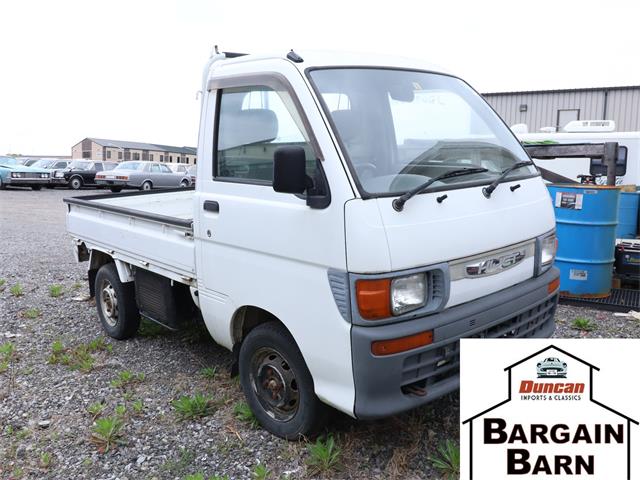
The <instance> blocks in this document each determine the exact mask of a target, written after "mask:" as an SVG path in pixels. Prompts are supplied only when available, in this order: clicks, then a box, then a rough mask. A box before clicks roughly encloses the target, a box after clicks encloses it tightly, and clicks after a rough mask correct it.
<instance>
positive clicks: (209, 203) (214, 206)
mask: <svg viewBox="0 0 640 480" xmlns="http://www.w3.org/2000/svg"><path fill="white" fill-rule="evenodd" d="M202 208H203V209H204V210H206V211H207V212H214V213H218V212H220V204H219V203H218V202H216V201H215V200H205V201H204V204H203V205H202Z"/></svg>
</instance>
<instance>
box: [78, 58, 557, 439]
mask: <svg viewBox="0 0 640 480" xmlns="http://www.w3.org/2000/svg"><path fill="white" fill-rule="evenodd" d="M201 101H202V113H201V118H200V133H199V140H198V163H197V168H198V172H197V177H198V182H197V186H196V189H195V191H186V192H185V191H183V192H179V193H160V194H156V193H153V194H151V195H153V199H154V200H153V201H151V200H150V197H144V196H143V197H139V198H137V197H136V196H134V197H128V198H118V197H117V196H113V198H112V199H111V198H109V196H106V197H101V198H100V199H97V198H93V199H91V200H82V199H72V200H71V201H70V202H69V206H70V212H69V216H68V225H69V231H70V232H71V233H72V235H73V236H74V238H75V244H76V248H77V252H76V253H77V255H78V258H86V259H89V260H90V262H91V263H90V272H91V270H92V269H93V272H94V274H93V275H92V274H90V278H93V279H94V284H93V289H94V291H95V292H96V295H97V296H99V295H101V292H103V288H102V287H103V284H102V283H100V279H101V278H104V275H103V277H100V274H99V271H100V269H102V268H111V272H112V273H111V277H110V281H111V282H112V283H118V282H119V283H121V284H122V285H126V284H130V285H131V284H136V289H135V292H136V293H133V290H134V289H129V290H130V291H129V293H121V295H124V296H131V297H132V298H134V299H133V300H130V301H131V302H133V303H134V305H136V306H137V309H138V310H139V311H142V312H143V314H144V312H149V310H150V309H149V308H145V305H144V302H145V299H144V295H141V294H140V293H138V290H139V287H138V285H137V283H138V282H147V281H148V278H149V273H148V272H151V274H153V275H157V276H161V277H164V278H170V279H171V280H172V285H174V283H173V282H175V283H176V284H182V285H183V287H185V288H188V290H189V291H190V292H191V299H192V300H193V302H194V303H195V305H196V307H197V308H198V310H199V312H200V313H201V315H202V318H203V320H204V322H205V324H206V326H207V328H208V330H209V332H210V334H211V336H212V337H213V338H214V339H215V341H216V342H217V343H219V344H221V345H223V346H225V347H227V348H228V349H230V350H231V351H232V352H233V354H234V358H235V359H236V365H237V371H238V372H239V374H240V380H241V384H242V387H243V390H244V393H245V395H246V397H247V401H248V403H249V405H250V407H251V408H252V410H253V411H254V413H255V414H256V417H257V418H258V420H259V421H260V422H261V423H262V425H263V426H265V428H267V429H268V430H269V431H271V432H273V433H275V434H277V435H280V436H283V437H285V438H297V437H298V436H299V435H305V434H308V433H310V432H312V431H313V430H314V429H316V428H317V427H318V425H319V424H320V423H321V421H322V418H323V412H324V411H326V410H325V406H326V405H329V406H331V407H334V408H336V409H338V410H340V411H342V412H345V413H347V414H349V415H351V416H354V417H357V418H379V417H383V416H388V415H392V414H395V413H398V412H402V411H405V410H408V409H411V408H416V407H418V406H420V405H423V404H425V403H427V402H429V401H431V400H433V399H435V398H438V397H440V396H442V395H444V394H446V393H449V392H451V391H454V390H455V389H457V388H458V382H459V380H458V371H459V339H460V338H461V337H465V336H471V337H508V338H512V337H518V338H529V337H548V336H550V335H551V334H552V333H553V331H554V320H553V317H554V313H555V308H556V305H557V301H558V287H559V281H558V271H557V269H555V268H554V267H553V266H552V263H553V260H554V255H555V249H556V240H555V222H554V214H553V209H552V205H551V202H550V199H549V195H548V193H547V191H546V188H545V186H544V184H543V182H542V180H541V178H540V175H539V172H538V170H537V169H536V167H535V166H534V165H533V164H532V163H531V162H530V159H529V157H528V156H527V154H526V152H525V151H524V150H523V148H522V146H521V145H520V143H519V142H518V140H517V139H516V138H515V137H514V136H513V134H512V133H511V131H510V130H509V129H508V128H507V127H506V125H504V123H503V122H502V121H501V120H500V118H499V117H498V116H497V114H496V113H495V112H494V111H493V110H492V109H491V108H490V107H489V106H488V105H487V103H486V102H485V101H484V100H483V99H482V97H481V96H480V95H479V94H477V93H476V92H475V91H474V90H473V89H472V88H471V87H470V86H469V85H468V84H467V83H466V82H464V81H463V80H462V79H460V78H458V77H456V76H454V75H452V74H450V73H447V72H444V71H442V70H441V69H438V68H436V67H434V66H432V65H428V64H423V63H422V62H419V61H415V60H409V59H403V58H385V57H380V56H366V55H352V54H342V53H340V54H337V53H322V52H295V53H294V52H290V53H289V54H286V55H281V54H278V55H264V56H257V55H239V54H225V53H216V54H214V55H213V56H212V58H211V59H210V61H209V62H208V63H207V66H206V68H205V71H204V74H203V84H202V100H201ZM143 195H149V194H143ZM159 195H164V196H165V197H159ZM145 198H149V200H148V201H146V202H145ZM161 198H165V200H164V203H165V204H166V205H167V207H166V211H165V212H164V214H163V212H162V208H161V206H162V203H163V201H161V200H160V199H161ZM172 198H173V199H174V200H175V201H172V200H171V199H172ZM105 208H106V209H107V210H108V215H109V218H111V216H113V217H112V223H111V226H112V227H113V228H116V229H118V228H119V229H120V230H118V231H117V232H114V233H110V232H108V231H104V230H103V232H104V236H103V237H101V239H98V238H97V235H92V233H91V229H90V228H89V227H90V225H91V221H92V220H91V213H89V212H90V211H91V209H93V210H100V209H103V210H104V209H105ZM74 211H75V215H74ZM102 215H107V214H104V213H103V214H102ZM118 215H120V216H124V217H127V216H128V217H129V219H130V218H131V217H134V218H138V219H139V220H137V221H136V222H137V223H136V222H134V223H133V226H132V222H131V221H130V220H129V221H126V222H125V220H124V219H123V220H122V224H123V225H122V226H121V227H119V226H118V224H119V222H120V221H119V220H118ZM163 215H165V216H166V217H169V215H171V218H174V220H171V218H166V222H167V224H168V225H172V227H170V228H169V229H164V230H162V231H160V230H158V228H157V226H155V225H157V223H162V222H163V218H164V217H163ZM177 219H179V221H178V220H177ZM144 221H149V222H151V223H154V222H155V223H154V227H153V228H155V229H156V231H157V233H154V234H152V233H151V229H152V226H151V225H149V226H144ZM103 223H104V219H103ZM94 226H95V228H102V227H101V226H98V225H94ZM189 226H190V228H189ZM176 229H177V230H176ZM172 231H173V232H176V231H178V232H182V233H178V234H176V235H174V233H171V232H172ZM183 231H184V232H183ZM136 236H137V237H136ZM106 237H109V238H112V239H113V240H107V239H106ZM136 238H139V239H141V241H142V240H144V241H145V242H146V244H147V245H149V243H148V242H149V241H150V239H152V238H155V240H154V241H155V244H154V247H153V248H148V249H143V248H142V247H140V245H141V242H136ZM126 239H129V240H130V241H125V240H126ZM118 243H120V245H119V244H118ZM151 250H153V251H151ZM95 251H97V252H100V253H98V254H94V253H93V252H95ZM163 252H164V253H163ZM94 255H95V258H96V260H95V261H94V260H93V258H92V257H93V256H94ZM190 258H191V260H189V259H190ZM112 262H113V264H114V265H112V266H111V267H109V264H110V263H112ZM178 267H179V268H178ZM114 271H115V272H116V273H117V275H116V274H115V273H113V272H114ZM137 272H138V273H137ZM140 272H141V273H140ZM145 279H146V280H145ZM116 286H117V285H116ZM172 288H173V287H172ZM122 292H124V290H122ZM176 298H178V297H177V296H176ZM181 298H182V297H181ZM107 303H108V302H107ZM101 304H102V302H97V305H98V313H99V315H100V318H101V319H103V318H104V317H105V315H104V311H103V312H102V313H101ZM107 306H108V305H107ZM103 310H104V309H103ZM156 320H157V319H156ZM118 321H121V322H126V319H125V320H123V319H122V318H120V319H116V322H118ZM103 326H105V322H104V321H103ZM105 329H106V330H107V332H109V324H108V322H107V324H106V326H105ZM132 331H133V333H135V329H133V328H129V330H127V333H128V334H131V332H132Z"/></svg>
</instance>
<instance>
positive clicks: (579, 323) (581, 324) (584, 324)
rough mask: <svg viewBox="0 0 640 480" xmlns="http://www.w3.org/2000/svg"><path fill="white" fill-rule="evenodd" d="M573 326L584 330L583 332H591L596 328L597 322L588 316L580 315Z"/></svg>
mask: <svg viewBox="0 0 640 480" xmlns="http://www.w3.org/2000/svg"><path fill="white" fill-rule="evenodd" d="M572 326H573V328H575V329H576V330H582V331H583V332H590V331H592V330H595V329H596V325H595V323H593V322H592V321H591V320H589V319H588V318H584V317H578V318H576V319H575V320H574V321H573V323H572Z"/></svg>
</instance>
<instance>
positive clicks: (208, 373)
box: [200, 367, 217, 380]
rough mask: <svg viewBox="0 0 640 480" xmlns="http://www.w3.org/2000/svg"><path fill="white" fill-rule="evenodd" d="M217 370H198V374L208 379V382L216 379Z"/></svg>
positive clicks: (210, 368)
mask: <svg viewBox="0 0 640 480" xmlns="http://www.w3.org/2000/svg"><path fill="white" fill-rule="evenodd" d="M216 373H217V368H216V367H207V368H203V369H202V370H200V374H201V375H202V376H203V377H204V378H208V379H209V380H213V379H214V378H216Z"/></svg>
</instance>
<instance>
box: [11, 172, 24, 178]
mask: <svg viewBox="0 0 640 480" xmlns="http://www.w3.org/2000/svg"><path fill="white" fill-rule="evenodd" d="M21 177H22V173H20V172H11V178H21Z"/></svg>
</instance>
